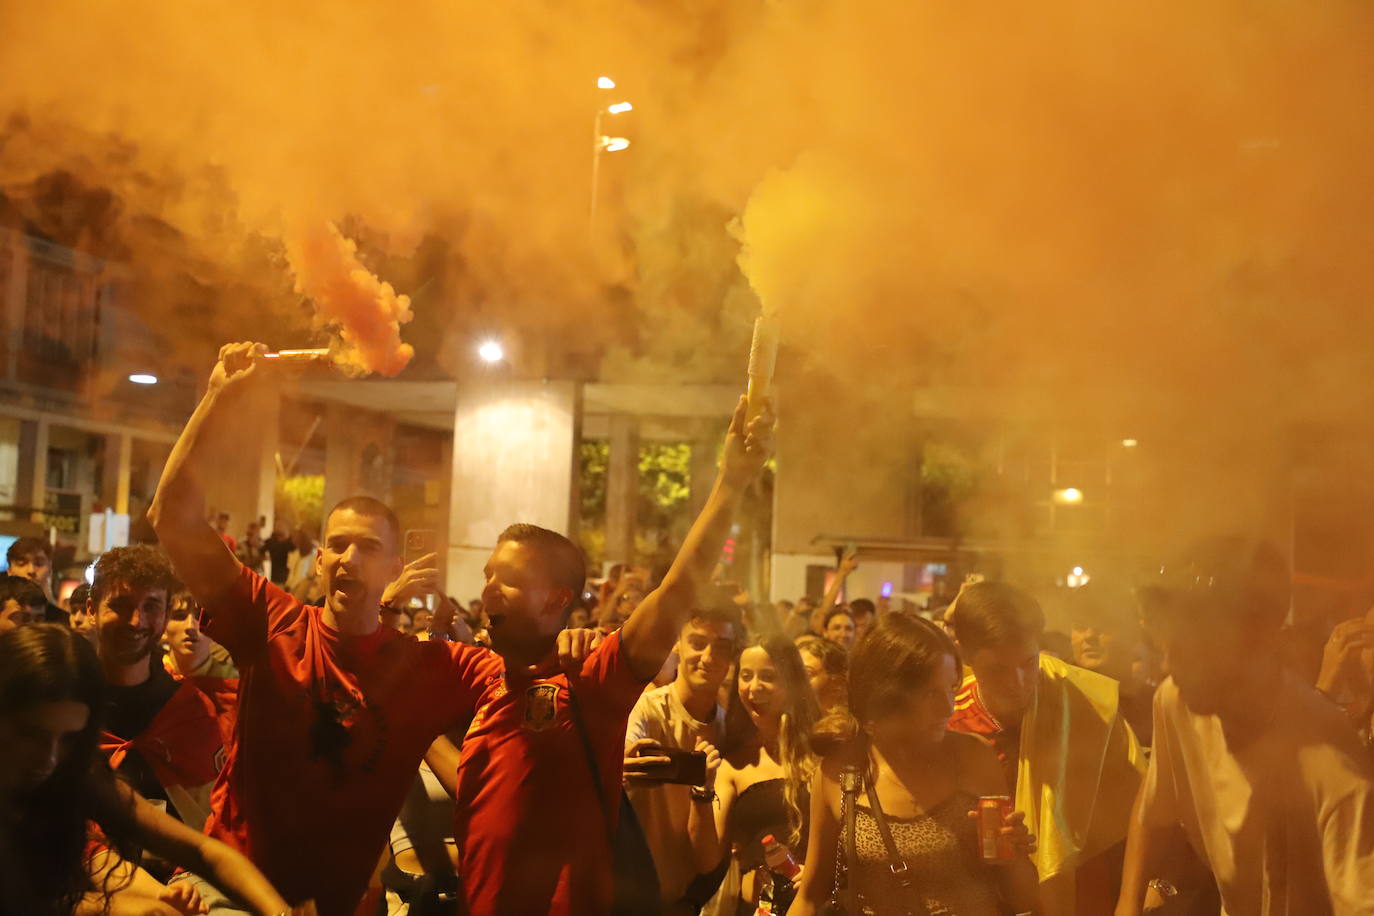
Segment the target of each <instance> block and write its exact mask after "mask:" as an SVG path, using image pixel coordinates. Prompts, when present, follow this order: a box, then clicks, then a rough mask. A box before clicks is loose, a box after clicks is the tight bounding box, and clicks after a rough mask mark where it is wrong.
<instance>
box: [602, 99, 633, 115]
mask: <svg viewBox="0 0 1374 916" xmlns="http://www.w3.org/2000/svg"><path fill="white" fill-rule="evenodd" d="M606 110H607V111H609V112H610V113H611V114H624V113H625V112H627V111H634V110H635V107H634V106H633V105H631V104H630V103H629V102H616V103H615V104H614V105H612V106H610V107H609V108H607V109H606Z"/></svg>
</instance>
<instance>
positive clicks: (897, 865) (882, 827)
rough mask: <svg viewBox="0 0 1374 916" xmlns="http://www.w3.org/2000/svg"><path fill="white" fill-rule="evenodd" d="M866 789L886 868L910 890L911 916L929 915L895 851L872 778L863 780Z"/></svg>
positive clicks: (894, 842) (899, 855)
mask: <svg viewBox="0 0 1374 916" xmlns="http://www.w3.org/2000/svg"><path fill="white" fill-rule="evenodd" d="M865 784H866V788H867V789H868V806H869V808H870V809H871V810H872V812H873V820H874V822H875V823H876V824H877V825H878V834H879V836H881V837H882V838H883V848H884V849H886V850H887V862H888V868H890V869H891V870H892V876H893V877H894V878H896V879H897V883H898V884H900V885H901V886H902V889H903V890H906V891H910V892H911V893H910V895H909V899H911V900H912V901H913V902H914V903H915V904H916V906H915V908H914V909H908V912H909V913H911V914H912V916H929V913H930V911H929V910H927V909H926V904H925V901H924V900H923V899H921V895H920V893H919V892H917V891H916V890H915V888H913V887H912V886H911V875H910V873H909V870H908V869H907V864H906V860H905V859H903V858H902V856H901V853H899V852H898V851H897V843H896V841H895V840H893V839H892V827H891V826H890V825H889V824H888V822H887V815H885V814H883V806H882V805H881V804H880V803H879V801H878V787H877V785H876V784H875V781H874V780H871V779H869V780H865Z"/></svg>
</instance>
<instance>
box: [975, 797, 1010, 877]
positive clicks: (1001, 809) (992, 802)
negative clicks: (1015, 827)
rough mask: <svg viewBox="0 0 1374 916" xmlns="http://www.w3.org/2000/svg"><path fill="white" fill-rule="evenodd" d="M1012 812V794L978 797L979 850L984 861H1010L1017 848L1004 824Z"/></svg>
mask: <svg viewBox="0 0 1374 916" xmlns="http://www.w3.org/2000/svg"><path fill="white" fill-rule="evenodd" d="M1011 812H1012V805H1011V796H1010V795H984V796H982V797H980V798H979V799H978V852H979V854H980V855H981V856H982V858H983V861H984V862H1010V861H1011V860H1012V856H1013V855H1014V854H1015V850H1013V849H1012V845H1011V837H1009V836H1003V834H1002V826H1003V821H1004V820H1005V818H1006V816H1007V815H1008V814H1011Z"/></svg>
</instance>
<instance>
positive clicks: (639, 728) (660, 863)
mask: <svg viewBox="0 0 1374 916" xmlns="http://www.w3.org/2000/svg"><path fill="white" fill-rule="evenodd" d="M724 731H725V710H723V709H721V708H720V706H716V709H715V716H714V717H713V719H712V721H710V722H698V721H697V720H696V719H693V718H692V717H691V715H690V714H688V712H687V710H686V708H685V707H683V705H682V702H681V701H680V700H678V698H677V695H676V694H674V693H673V685H672V684H667V685H665V686H663V687H656V688H654V689H653V690H649V691H645V693H644V695H643V696H641V697H640V698H639V700H638V702H636V703H635V707H634V709H633V710H631V712H630V721H629V724H628V726H627V727H626V730H625V748H626V749H627V750H628V749H629V747H630V746H631V745H632V744H634V743H635V742H636V741H638V740H640V739H641V738H650V739H652V740H653V741H654V742H655V743H657V744H658V745H659V746H660V747H675V748H681V749H682V750H687V751H690V750H692V749H694V748H695V747H696V743H697V738H705V739H706V740H707V741H709V742H711V743H712V744H714V745H716V746H717V747H719V746H720V739H721V735H722V734H724ZM691 791H692V790H691V788H690V787H689V786H673V785H659V786H636V785H633V784H632V785H630V786H629V788H628V789H626V793H627V794H628V795H629V797H630V804H632V805H634V809H635V814H636V815H637V816H638V817H639V823H640V826H642V827H643V828H644V837H645V839H646V840H647V841H648V843H649V852H650V853H652V854H653V857H654V865H656V866H657V867H658V884H659V890H660V891H661V892H662V898H663V902H664V903H665V904H668V903H675V902H677V901H678V900H680V899H681V898H682V894H683V892H684V891H686V890H687V886H688V885H689V884H691V883H692V879H693V878H695V877H696V876H697V869H696V859H695V857H694V856H693V855H692V840H691V837H690V836H688V834H687V817H688V815H689V814H690V813H691V810H692V797H691Z"/></svg>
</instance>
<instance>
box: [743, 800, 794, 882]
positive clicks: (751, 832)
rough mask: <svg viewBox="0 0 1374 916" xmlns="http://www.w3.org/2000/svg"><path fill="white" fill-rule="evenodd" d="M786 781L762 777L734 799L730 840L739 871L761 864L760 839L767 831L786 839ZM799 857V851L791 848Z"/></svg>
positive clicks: (761, 841) (783, 840) (761, 843)
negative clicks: (737, 860)
mask: <svg viewBox="0 0 1374 916" xmlns="http://www.w3.org/2000/svg"><path fill="white" fill-rule="evenodd" d="M785 786H786V781H785V780H783V779H782V778H775V779H764V780H761V781H759V782H756V783H754V784H753V785H752V786H749V787H748V788H746V789H745V790H744V791H743V792H741V793H740V794H739V796H738V797H737V798H736V799H735V804H734V807H733V808H732V809H731V811H730V842H731V844H732V845H733V846H734V847H735V850H736V852H735V855H736V857H737V858H738V859H739V865H740V870H741V871H749V870H750V869H753V868H758V867H759V866H760V865H762V864H763V838H764V837H765V836H767V835H768V834H770V833H771V834H773V836H775V837H777V838H778V842H780V843H786V842H787V834H788V830H787V798H786V796H785V795H784V787H785ZM793 852H794V853H795V854H796V855H797V858H798V860H800V859H801V854H800V852H799V851H797V850H793Z"/></svg>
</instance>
